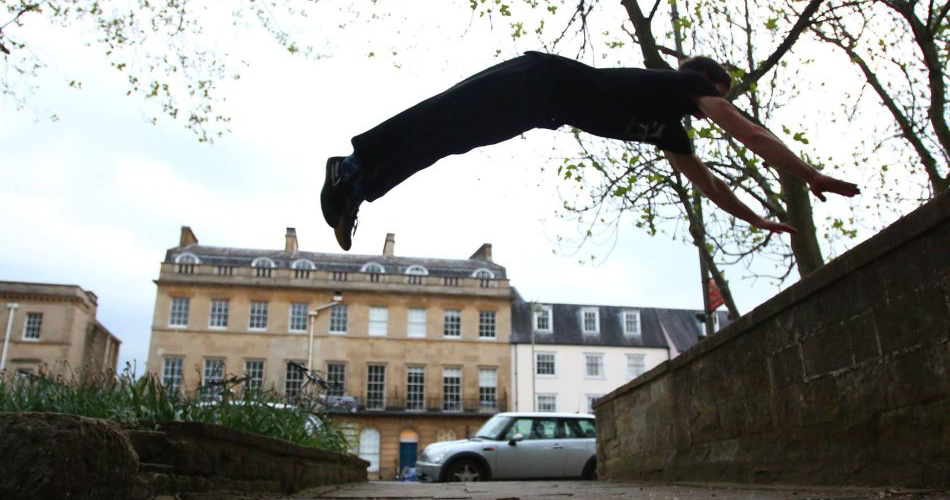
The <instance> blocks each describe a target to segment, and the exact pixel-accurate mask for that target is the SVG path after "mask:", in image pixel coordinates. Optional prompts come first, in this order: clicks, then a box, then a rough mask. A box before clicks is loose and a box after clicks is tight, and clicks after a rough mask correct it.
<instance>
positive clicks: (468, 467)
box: [445, 460, 487, 483]
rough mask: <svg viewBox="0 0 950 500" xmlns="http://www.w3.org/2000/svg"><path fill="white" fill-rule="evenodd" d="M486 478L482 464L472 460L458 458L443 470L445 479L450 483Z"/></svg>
mask: <svg viewBox="0 0 950 500" xmlns="http://www.w3.org/2000/svg"><path fill="white" fill-rule="evenodd" d="M485 479H487V477H486V474H485V471H484V470H483V469H482V466H481V465H480V464H479V463H478V462H476V461H474V460H459V461H458V462H455V463H453V464H452V465H450V466H449V468H448V470H447V471H445V480H446V481H448V482H450V483H470V482H474V481H484V480H485Z"/></svg>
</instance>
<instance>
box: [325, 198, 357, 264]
mask: <svg viewBox="0 0 950 500" xmlns="http://www.w3.org/2000/svg"><path fill="white" fill-rule="evenodd" d="M360 203H361V201H360V200H359V198H357V197H356V196H347V197H346V198H344V199H343V203H342V204H341V205H338V207H339V208H340V209H341V210H340V216H339V217H338V218H337V222H336V224H334V226H333V234H334V235H335V236H336V242H337V243H339V244H340V248H342V249H343V250H344V251H349V249H350V246H351V245H352V244H353V235H354V234H356V214H357V212H359V210H360ZM324 214H326V211H325V210H324Z"/></svg>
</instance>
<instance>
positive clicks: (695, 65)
mask: <svg viewBox="0 0 950 500" xmlns="http://www.w3.org/2000/svg"><path fill="white" fill-rule="evenodd" d="M679 69H680V71H692V72H694V73H700V74H702V75H703V76H705V77H706V79H707V80H709V81H710V82H712V83H721V84H723V85H725V86H726V88H732V77H730V76H729V73H726V70H724V69H722V66H720V65H719V63H718V62H716V61H715V60H713V59H710V58H708V57H704V56H695V57H690V58H689V59H686V60H684V61H683V62H681V63H680V68H679Z"/></svg>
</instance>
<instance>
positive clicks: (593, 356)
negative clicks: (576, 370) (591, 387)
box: [584, 352, 607, 380]
mask: <svg viewBox="0 0 950 500" xmlns="http://www.w3.org/2000/svg"><path fill="white" fill-rule="evenodd" d="M591 360H596V361H595V363H594V365H593V366H599V367H600V373H599V374H594V375H591V373H590V368H591ZM606 372H607V368H606V367H605V366H604V353H602V352H585V353H584V378H585V379H588V380H603V379H604V378H606V376H607V375H606Z"/></svg>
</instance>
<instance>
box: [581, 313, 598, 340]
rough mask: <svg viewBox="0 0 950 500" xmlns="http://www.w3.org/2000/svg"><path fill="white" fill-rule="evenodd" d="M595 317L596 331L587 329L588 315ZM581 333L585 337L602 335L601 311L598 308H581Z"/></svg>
mask: <svg viewBox="0 0 950 500" xmlns="http://www.w3.org/2000/svg"><path fill="white" fill-rule="evenodd" d="M588 314H593V315H594V329H593V330H589V329H588V328H587V315H588ZM580 320H581V331H582V332H584V334H585V335H596V334H598V333H600V309H599V308H597V307H582V308H581V317H580Z"/></svg>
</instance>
